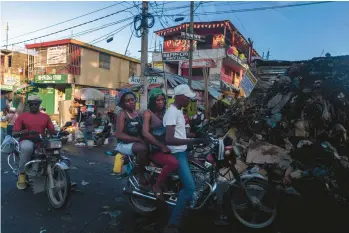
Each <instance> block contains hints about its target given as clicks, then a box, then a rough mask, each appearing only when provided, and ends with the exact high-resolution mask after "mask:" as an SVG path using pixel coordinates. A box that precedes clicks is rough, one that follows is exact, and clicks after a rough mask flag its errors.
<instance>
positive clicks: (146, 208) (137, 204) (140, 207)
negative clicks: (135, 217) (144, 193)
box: [127, 180, 157, 217]
mask: <svg viewBox="0 0 349 233" xmlns="http://www.w3.org/2000/svg"><path fill="white" fill-rule="evenodd" d="M131 186H132V185H131V183H130V181H129V180H128V181H127V187H131ZM127 200H128V203H129V204H130V206H131V208H132V209H133V210H134V211H135V212H136V213H137V214H139V215H142V216H145V217H149V216H152V215H153V214H155V212H156V211H157V206H156V202H155V201H152V200H147V199H145V198H141V197H136V196H133V195H128V198H127Z"/></svg>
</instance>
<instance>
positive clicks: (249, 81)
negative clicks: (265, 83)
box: [240, 70, 258, 97]
mask: <svg viewBox="0 0 349 233" xmlns="http://www.w3.org/2000/svg"><path fill="white" fill-rule="evenodd" d="M257 81H258V80H257V78H256V77H255V76H254V75H253V74H252V73H251V71H250V70H246V71H245V74H244V76H243V77H242V80H241V82H240V87H241V88H242V90H243V91H244V93H245V96H246V97H248V96H250V94H251V93H252V91H253V89H254V87H255V86H256V84H257Z"/></svg>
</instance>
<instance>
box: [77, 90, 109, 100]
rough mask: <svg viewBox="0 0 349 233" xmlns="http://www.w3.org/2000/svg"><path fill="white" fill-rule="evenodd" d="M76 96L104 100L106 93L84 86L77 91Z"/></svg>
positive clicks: (83, 98)
mask: <svg viewBox="0 0 349 233" xmlns="http://www.w3.org/2000/svg"><path fill="white" fill-rule="evenodd" d="M74 97H75V98H78V99H82V100H103V99H104V93H103V92H101V91H99V90H97V89H95V88H82V89H80V90H77V91H76V92H75V94H74Z"/></svg>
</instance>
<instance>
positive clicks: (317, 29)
mask: <svg viewBox="0 0 349 233" xmlns="http://www.w3.org/2000/svg"><path fill="white" fill-rule="evenodd" d="M115 3H116V2H111V1H108V2H83V1H80V2H65V1H61V2H59V1H56V2H10V1H9V2H3V1H2V2H1V3H0V4H1V43H0V44H1V45H4V44H5V42H4V40H5V30H4V29H5V26H6V22H8V23H9V27H10V31H9V38H13V37H17V36H19V35H22V34H24V33H28V32H32V31H34V30H37V29H40V28H43V27H46V26H50V25H52V24H55V23H58V22H61V21H64V20H67V19H71V18H74V17H76V16H79V15H83V14H85V13H88V12H91V11H95V10H97V9H100V8H103V7H107V6H110V5H112V4H115ZM135 3H136V4H140V3H141V2H135ZM150 3H151V5H150V10H152V11H159V10H160V9H159V7H162V3H163V2H157V6H156V5H155V3H154V2H150ZM195 3H196V4H198V3H199V2H195ZM290 3H291V4H294V3H295V2H226V3H224V2H204V3H203V4H201V5H200V6H199V7H198V9H197V10H196V13H198V14H201V15H199V17H195V21H213V20H226V19H227V20H231V22H232V23H233V24H234V25H235V26H236V27H237V28H238V29H239V30H240V32H241V33H242V34H243V35H244V36H245V37H246V38H248V37H249V38H252V40H253V41H254V44H255V49H256V50H257V51H258V52H259V53H260V54H262V53H263V52H265V53H266V52H267V51H268V49H270V54H271V57H270V58H271V59H280V60H302V59H310V58H312V57H315V56H320V55H321V54H323V55H324V54H325V53H327V52H329V53H331V54H332V55H344V54H349V39H348V38H349V17H348V15H349V2H333V3H326V4H319V5H310V6H301V7H292V8H283V9H274V10H265V11H253V12H242V13H235V14H234V13H225V14H214V15H202V14H204V13H205V12H217V11H222V10H225V11H226V10H238V9H250V8H256V7H264V6H279V5H285V4H290ZM132 5H133V2H128V3H122V4H119V5H117V6H114V7H111V8H108V9H105V10H103V11H100V12H97V13H94V14H91V15H88V16H85V17H82V18H79V19H76V20H73V21H70V22H68V23H65V24H62V25H58V26H55V27H51V28H48V29H45V30H42V31H39V32H36V33H33V34H29V35H26V36H23V37H19V38H14V39H12V40H9V44H11V43H15V42H20V41H23V40H26V39H32V38H34V37H38V36H42V35H46V34H48V33H51V32H55V31H58V30H62V29H65V28H67V27H70V26H74V25H77V24H80V23H83V22H86V21H89V20H92V19H95V18H99V17H102V16H104V15H107V14H111V13H113V12H116V11H119V10H122V9H125V8H126V7H131V6H132ZM183 6H188V7H187V8H182V7H183ZM173 7H179V9H177V10H174V9H171V10H168V8H173ZM164 9H165V11H166V10H167V11H166V12H165V13H164V14H175V13H182V12H184V14H186V15H188V17H186V18H185V21H189V2H166V3H165V5H164ZM130 11H131V13H133V14H138V13H139V12H140V10H139V9H137V8H132V9H131V10H130ZM131 13H130V12H123V13H120V14H117V15H113V16H111V17H108V18H105V19H102V20H99V21H96V22H94V23H90V24H87V25H85V26H81V27H78V28H75V29H73V30H68V31H65V32H62V33H58V34H55V35H52V36H48V37H45V38H43V39H38V40H36V42H41V41H50V40H57V39H63V38H67V37H70V36H71V35H74V34H76V33H78V32H81V31H85V30H88V29H91V28H95V27H98V26H102V25H105V24H108V23H112V22H115V21H117V20H120V19H124V18H126V17H130V16H132V15H131ZM163 20H164V24H165V25H166V24H168V25H171V26H174V25H176V24H177V23H175V22H174V21H173V18H172V17H168V18H166V19H165V18H163ZM130 22H131V21H127V22H124V23H121V24H118V25H114V26H111V27H107V28H105V29H102V30H99V31H96V32H93V33H90V34H87V35H84V36H81V37H77V38H76V39H78V40H81V41H84V42H87V43H88V42H90V41H93V40H94V39H96V38H99V37H101V36H104V35H106V34H107V33H109V32H112V31H114V30H116V29H118V28H120V27H121V26H123V25H127V24H128V23H130ZM161 28H162V26H161V24H160V23H159V19H158V18H156V23H155V26H154V27H153V28H152V29H150V35H149V46H150V49H149V50H153V48H151V47H154V42H155V37H154V35H153V33H152V32H153V31H154V30H158V29H161ZM130 35H131V27H130V26H127V27H126V28H125V29H124V30H123V31H121V32H120V33H118V34H116V35H115V36H114V40H113V41H112V42H111V43H107V42H106V41H105V40H102V41H101V42H99V43H97V44H95V45H96V46H99V47H102V48H106V49H109V50H112V51H116V52H119V53H122V54H123V53H124V52H125V49H126V46H127V43H128V40H129V38H130ZM33 42H34V41H31V42H27V43H33ZM140 44H141V42H140V39H138V38H136V37H133V38H132V40H131V43H130V46H129V52H130V56H132V57H135V58H140V53H139V52H138V51H139V50H140ZM23 47H24V44H19V45H15V46H14V48H15V49H20V48H23ZM9 48H10V49H11V48H12V47H9ZM323 51H324V52H323Z"/></svg>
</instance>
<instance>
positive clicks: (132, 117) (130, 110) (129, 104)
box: [115, 89, 148, 185]
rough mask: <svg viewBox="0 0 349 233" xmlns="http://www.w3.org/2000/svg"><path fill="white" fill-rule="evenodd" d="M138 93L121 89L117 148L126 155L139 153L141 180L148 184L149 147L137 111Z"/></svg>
mask: <svg viewBox="0 0 349 233" xmlns="http://www.w3.org/2000/svg"><path fill="white" fill-rule="evenodd" d="M136 101H137V97H136V95H135V94H134V93H133V92H132V91H130V90H128V89H124V90H121V91H120V92H119V94H118V102H117V103H118V106H119V107H121V109H122V110H121V111H120V113H119V114H118V117H117V125H116V132H115V136H116V138H117V145H116V150H117V151H119V152H120V153H121V154H125V155H130V156H133V155H137V163H138V165H139V182H140V184H141V185H146V184H147V182H146V179H145V175H144V173H145V166H147V164H148V158H147V156H148V147H147V145H146V144H145V142H144V141H143V139H142V138H141V136H142V119H141V117H140V115H139V113H138V111H136Z"/></svg>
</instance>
